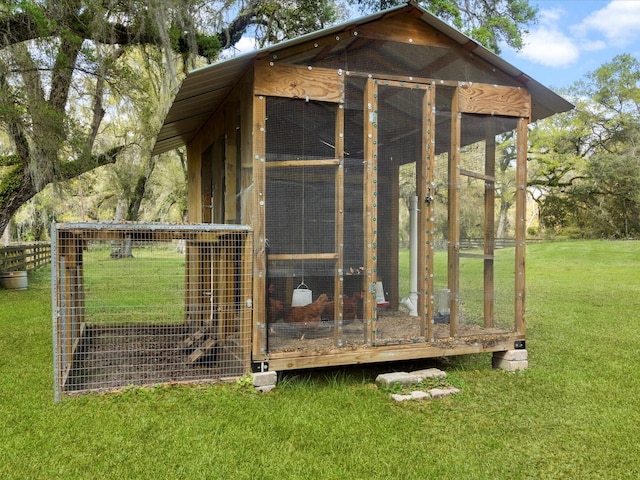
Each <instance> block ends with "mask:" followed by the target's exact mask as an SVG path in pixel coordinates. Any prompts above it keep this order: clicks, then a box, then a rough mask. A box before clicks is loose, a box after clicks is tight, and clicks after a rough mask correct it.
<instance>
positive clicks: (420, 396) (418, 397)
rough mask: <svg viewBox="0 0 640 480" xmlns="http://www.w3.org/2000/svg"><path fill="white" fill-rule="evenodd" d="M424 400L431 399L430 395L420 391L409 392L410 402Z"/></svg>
mask: <svg viewBox="0 0 640 480" xmlns="http://www.w3.org/2000/svg"><path fill="white" fill-rule="evenodd" d="M425 398H431V395H429V394H428V393H427V392H423V391H422V390H414V391H413V392H411V399H412V400H424V399H425Z"/></svg>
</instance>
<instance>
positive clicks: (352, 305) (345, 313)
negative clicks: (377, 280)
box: [325, 292, 363, 325]
mask: <svg viewBox="0 0 640 480" xmlns="http://www.w3.org/2000/svg"><path fill="white" fill-rule="evenodd" d="M325 317H326V319H327V320H329V321H331V322H332V321H333V320H334V313H333V302H329V303H327V305H326V306H325ZM362 318H363V311H362V293H361V292H354V293H353V295H352V296H348V295H343V296H342V322H343V324H344V325H349V324H350V323H351V322H352V321H353V320H356V319H360V320H362Z"/></svg>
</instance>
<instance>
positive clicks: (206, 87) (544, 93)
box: [153, 2, 573, 155]
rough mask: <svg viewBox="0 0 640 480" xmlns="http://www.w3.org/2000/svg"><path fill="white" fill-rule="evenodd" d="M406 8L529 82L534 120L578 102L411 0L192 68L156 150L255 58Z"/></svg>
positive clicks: (216, 101)
mask: <svg viewBox="0 0 640 480" xmlns="http://www.w3.org/2000/svg"><path fill="white" fill-rule="evenodd" d="M402 11H406V12H408V13H411V14H412V15H413V16H416V17H417V18H419V19H420V20H422V21H423V22H424V23H425V24H427V25H429V26H431V27H432V28H434V29H435V30H436V31H438V32H440V33H442V34H443V35H446V36H447V37H449V38H450V39H451V40H453V41H454V42H456V43H458V44H459V45H460V46H462V47H464V48H465V49H466V50H467V51H471V52H473V55H475V56H477V57H479V58H481V59H483V60H485V61H486V62H488V63H489V64H491V65H493V66H494V67H496V68H497V69H499V70H501V71H502V72H504V73H505V74H507V75H509V76H510V77H512V78H513V79H514V80H517V81H518V82H519V83H520V84H522V85H523V86H525V88H527V90H528V91H529V92H530V94H531V100H532V113H531V120H532V121H536V120H539V119H542V118H546V117H549V116H551V115H553V114H555V113H560V112H565V111H568V110H571V109H572V108H573V105H572V104H571V103H569V102H568V101H566V100H565V99H564V98H562V97H561V96H560V95H558V94H556V93H555V92H553V91H552V90H550V89H548V88H547V87H545V86H544V85H542V84H541V83H539V82H537V81H535V80H534V79H532V78H530V77H529V76H528V75H526V74H525V73H523V72H522V71H521V70H519V69H518V68H516V67H514V66H513V65H511V64H510V63H508V62H506V61H505V60H503V59H502V58H500V57H499V56H498V55H496V54H495V53H493V52H491V51H490V50H488V49H486V48H485V47H483V46H482V45H480V44H478V43H477V42H475V41H474V40H472V39H471V38H469V37H468V36H466V35H464V34H462V33H460V32H459V31H458V30H456V29H455V28H453V27H451V26H450V25H448V24H447V23H445V22H444V21H442V20H440V19H439V18H437V17H435V16H434V15H433V14H431V13H429V12H427V11H426V10H424V9H422V8H421V7H419V6H417V5H416V4H414V3H412V2H409V3H408V4H407V5H401V6H399V7H394V8H391V9H389V10H385V11H382V12H378V13H375V14H372V15H368V16H365V17H361V18H358V19H356V20H352V21H349V22H345V23H342V24H339V25H335V26H333V27H329V28H325V29H323V30H319V31H317V32H313V33H310V34H307V35H302V36H300V37H297V38H294V39H292V40H287V41H285V42H282V43H279V44H276V45H271V46H269V47H265V48H262V49H260V50H255V51H251V52H249V53H245V54H243V55H239V56H237V57H235V58H231V59H228V60H224V61H221V62H219V63H216V64H213V65H209V66H206V67H203V68H200V69H197V70H194V71H192V72H191V73H189V75H187V77H186V78H185V79H184V81H183V83H182V86H181V87H180V90H179V92H178V94H177V96H176V98H175V99H174V101H173V104H172V106H171V108H170V110H169V112H168V114H167V116H166V118H165V120H164V124H163V126H162V128H161V129H160V132H159V133H158V136H157V138H156V144H155V146H154V149H153V155H157V154H160V153H164V152H167V151H169V150H173V149H175V148H178V147H181V146H183V145H186V144H187V143H189V142H190V141H191V140H192V139H193V138H194V136H195V135H196V134H197V132H198V131H199V129H200V128H201V127H202V125H203V124H204V123H205V122H206V121H207V120H208V118H209V117H210V116H211V115H212V114H213V112H215V111H216V110H217V108H218V107H219V106H220V105H221V104H222V103H223V101H224V99H225V98H226V97H227V95H228V94H229V93H230V92H231V91H232V90H233V88H234V87H235V86H236V85H237V83H238V82H239V80H240V79H241V77H242V76H243V75H244V74H245V73H246V72H247V71H248V70H249V69H250V68H251V66H252V65H253V63H254V61H255V60H257V59H260V58H264V57H266V56H271V55H276V54H277V52H279V51H282V50H284V49H289V48H291V47H295V46H297V45H301V44H304V43H306V42H311V41H313V40H317V39H320V38H322V37H325V36H329V35H334V34H337V33H339V32H343V31H345V30H353V29H355V28H358V27H359V26H361V25H364V24H367V23H371V22H375V21H377V20H380V19H382V18H384V17H385V16H388V15H393V14H397V13H400V12H402Z"/></svg>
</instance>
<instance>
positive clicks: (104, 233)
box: [52, 224, 252, 398]
mask: <svg viewBox="0 0 640 480" xmlns="http://www.w3.org/2000/svg"><path fill="white" fill-rule="evenodd" d="M52 239H53V255H52V265H53V269H52V276H53V278H52V285H53V286H54V291H53V303H54V305H53V307H54V308H53V311H54V323H53V328H54V351H55V367H56V368H55V381H56V383H55V384H56V396H57V398H59V397H60V396H61V395H63V394H69V393H72V392H86V391H93V390H111V389H118V388H122V387H125V386H127V385H148V384H158V383H167V382H194V381H204V380H214V381H215V380H220V379H224V378H225V377H237V376H240V375H242V374H243V373H246V372H247V371H249V370H250V358H249V354H250V321H251V312H250V309H249V306H250V305H249V304H250V302H248V301H249V300H250V299H251V257H250V252H251V240H252V237H251V232H250V231H249V230H248V229H246V228H244V227H235V226H234V227H230V226H225V225H222V226H220V225H217V226H216V225H197V226H196V225H190V226H167V225H141V224H117V225H116V224H113V225H112V224H59V225H54V227H53V231H52Z"/></svg>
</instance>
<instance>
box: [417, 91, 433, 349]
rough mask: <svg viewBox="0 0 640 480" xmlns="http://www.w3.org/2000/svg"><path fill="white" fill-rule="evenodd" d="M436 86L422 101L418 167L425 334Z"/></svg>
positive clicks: (429, 310)
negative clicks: (420, 150) (420, 148)
mask: <svg viewBox="0 0 640 480" xmlns="http://www.w3.org/2000/svg"><path fill="white" fill-rule="evenodd" d="M435 96H436V87H435V85H429V87H428V88H427V91H426V93H425V95H424V97H423V99H422V122H423V125H422V153H421V156H420V157H419V160H418V164H417V165H416V174H417V176H418V178H417V179H416V185H417V192H416V193H417V195H418V206H419V207H418V215H417V217H418V272H419V273H418V317H419V318H420V328H421V332H424V333H423V335H425V336H426V338H427V339H428V340H429V341H433V340H434V332H433V322H432V320H433V314H434V312H433V298H434V293H433V253H434V249H433V229H434V222H433V216H434V213H433V205H434V202H433V195H434V193H435V192H434V191H433V187H432V185H433V163H434V159H435V149H436V142H435V124H436V121H435V114H436V113H435V112H436V109H435V104H436V102H435Z"/></svg>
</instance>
